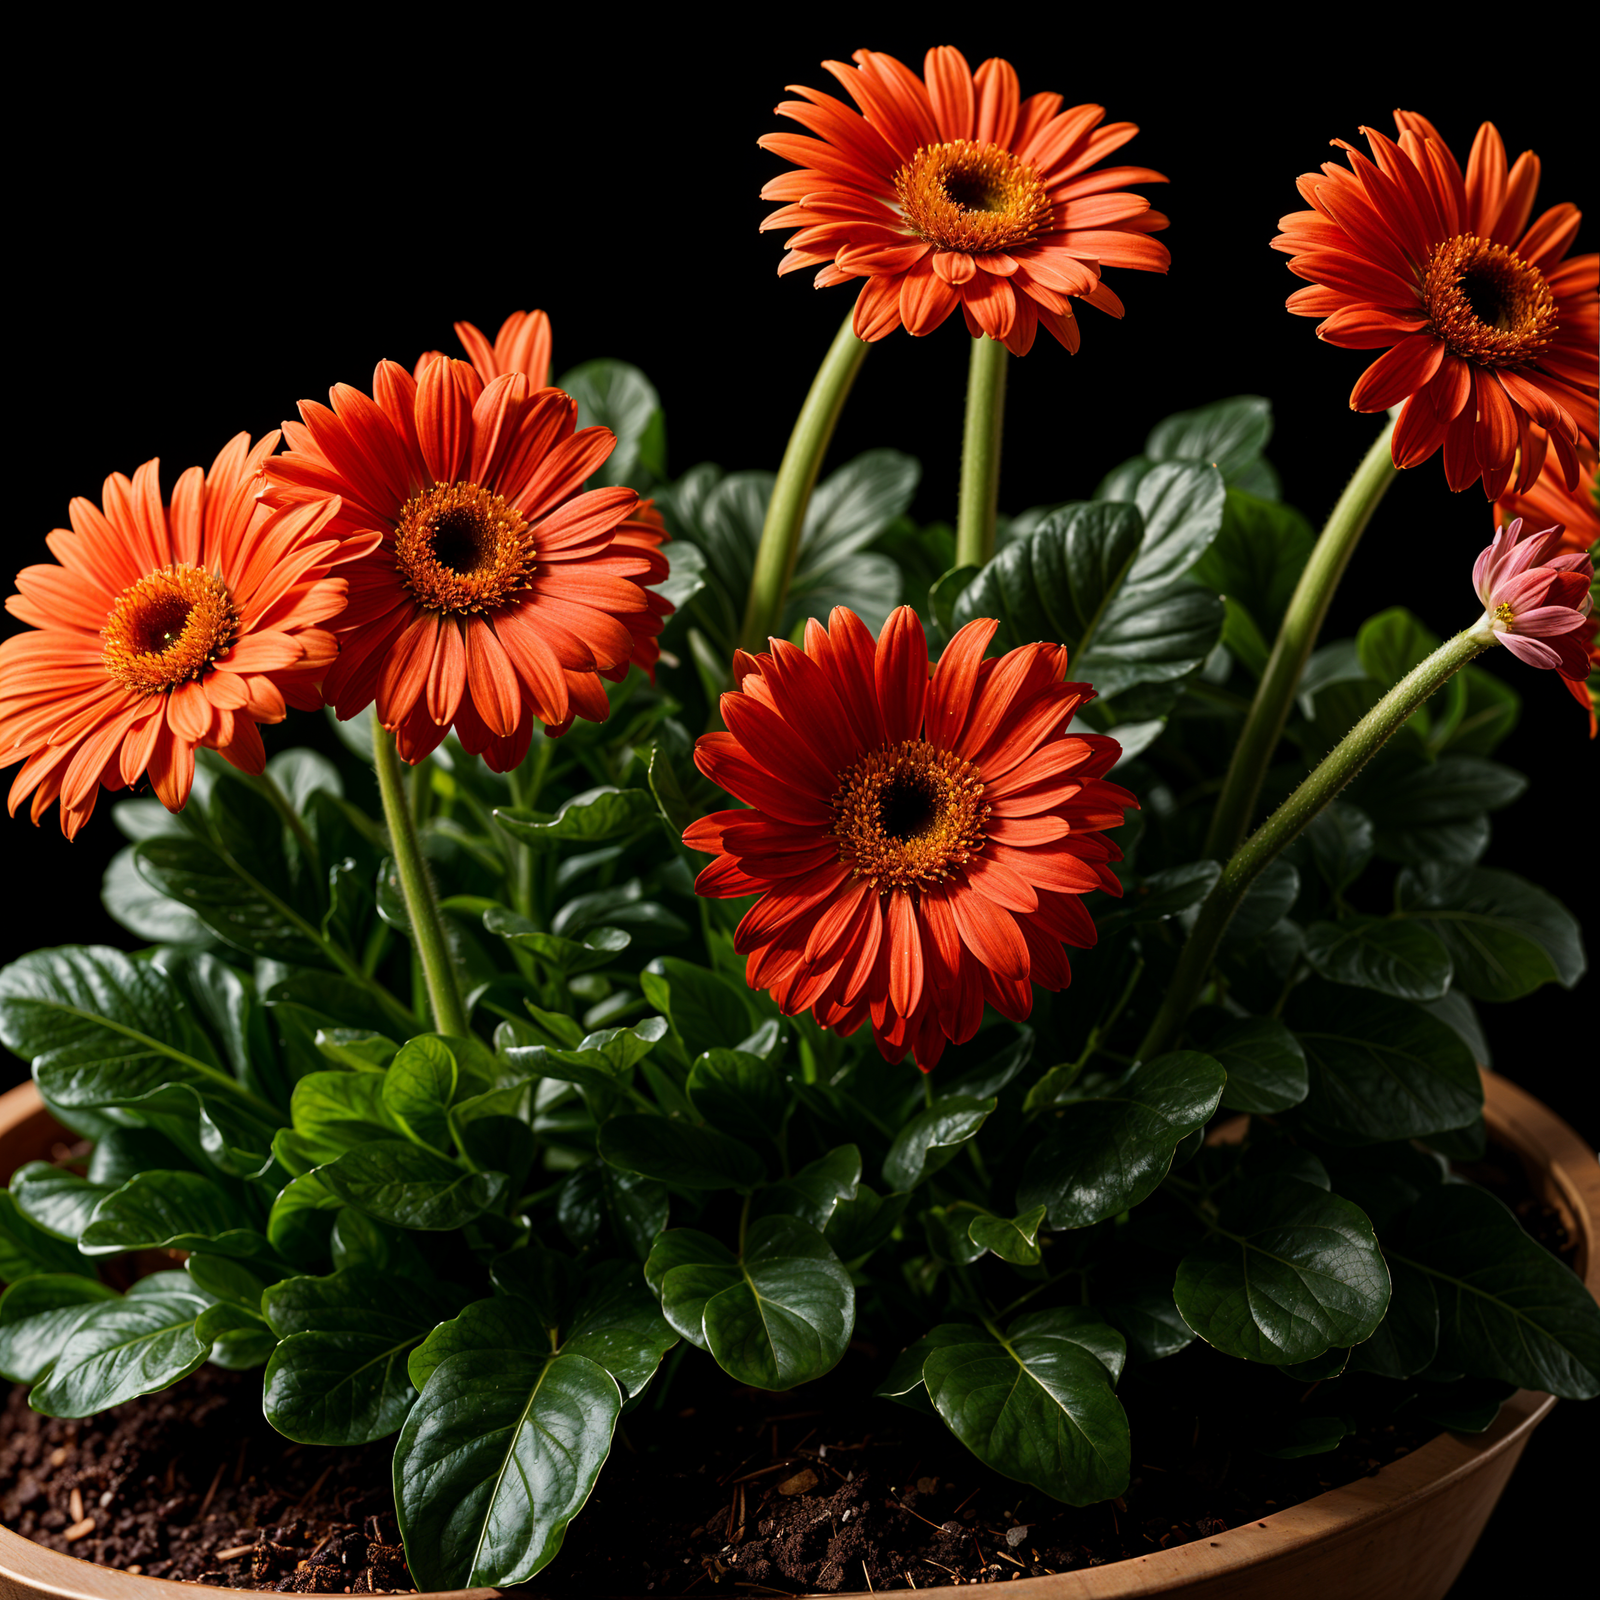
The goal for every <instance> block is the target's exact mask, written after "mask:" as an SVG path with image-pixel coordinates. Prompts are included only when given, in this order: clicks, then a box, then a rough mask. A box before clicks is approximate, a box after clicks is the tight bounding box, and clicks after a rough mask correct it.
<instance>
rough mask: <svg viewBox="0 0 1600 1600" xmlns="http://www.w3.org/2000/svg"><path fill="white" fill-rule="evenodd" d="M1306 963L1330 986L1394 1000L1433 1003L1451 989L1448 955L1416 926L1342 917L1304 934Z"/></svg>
mask: <svg viewBox="0 0 1600 1600" xmlns="http://www.w3.org/2000/svg"><path fill="white" fill-rule="evenodd" d="M1306 960H1307V961H1309V962H1310V963H1311V965H1312V967H1313V969H1314V970H1315V971H1317V972H1320V973H1321V974H1322V976H1323V977H1324V978H1327V979H1328V980H1329V981H1330V982H1332V983H1345V984H1350V985H1353V986H1354V987H1356V988H1361V989H1376V990H1377V991H1378V993H1379V994H1390V995H1393V996H1394V997H1395V998H1396V999H1398V1000H1438V999H1440V998H1441V997H1442V996H1443V995H1444V994H1445V992H1446V991H1447V990H1448V989H1449V987H1450V978H1451V974H1452V973H1453V971H1454V968H1453V966H1452V964H1451V961H1450V952H1449V951H1448V950H1446V949H1445V947H1444V945H1443V944H1442V943H1441V942H1440V941H1439V940H1438V938H1436V937H1435V935H1434V934H1433V933H1431V932H1430V931H1429V930H1428V929H1427V928H1425V927H1423V926H1422V924H1421V923H1419V922H1411V921H1405V920H1400V919H1396V918H1393V917H1346V918H1345V919H1344V920H1343V921H1342V922H1337V923H1335V922H1314V923H1312V925H1311V926H1310V927H1309V928H1307V929H1306Z"/></svg>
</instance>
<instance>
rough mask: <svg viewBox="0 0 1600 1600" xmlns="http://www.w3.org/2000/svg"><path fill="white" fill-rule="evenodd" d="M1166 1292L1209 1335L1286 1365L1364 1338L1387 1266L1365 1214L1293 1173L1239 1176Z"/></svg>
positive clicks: (1380, 1300) (1383, 1292)
mask: <svg viewBox="0 0 1600 1600" xmlns="http://www.w3.org/2000/svg"><path fill="white" fill-rule="evenodd" d="M1173 1299H1174V1300H1175V1301H1176V1303H1177V1307H1178V1310H1179V1312H1180V1313H1181V1314H1182V1316H1183V1320H1184V1321H1185V1322H1186V1323H1188V1325H1189V1326H1190V1327H1191V1328H1193V1329H1194V1331H1195V1332H1196V1333H1197V1334H1199V1335H1200V1337H1201V1338H1202V1339H1204V1340H1205V1341H1206V1342H1207V1343H1208V1344H1211V1345H1214V1346H1215V1347H1216V1348H1217V1349H1218V1350H1221V1351H1222V1352H1223V1353H1224V1354H1225V1355H1231V1356H1239V1357H1241V1358H1242V1359H1244V1360H1246V1361H1262V1362H1267V1363H1269V1364H1270V1365H1273V1366H1286V1365H1289V1364H1290V1363H1293V1362H1297V1361H1309V1360H1311V1359H1312V1358H1313V1357H1316V1356H1320V1355H1321V1354H1322V1353H1323V1351H1325V1350H1327V1349H1328V1348H1329V1347H1330V1346H1334V1345H1337V1346H1340V1347H1347V1346H1349V1345H1353V1344H1359V1343H1361V1341H1362V1340H1364V1339H1367V1338H1370V1337H1371V1335H1372V1332H1373V1330H1374V1329H1375V1328H1376V1327H1377V1326H1378V1323H1379V1321H1380V1320H1381V1319H1382V1317H1383V1314H1384V1311H1385V1310H1386V1309H1387V1307H1388V1304H1389V1272H1388V1269H1387V1267H1386V1266H1385V1265H1384V1260H1383V1253H1382V1252H1381V1251H1380V1250H1379V1248H1378V1241H1377V1239H1376V1238H1375V1237H1374V1235H1373V1232H1372V1225H1371V1223H1369V1222H1368V1221H1367V1218H1366V1216H1365V1215H1364V1214H1363V1213H1362V1212H1361V1211H1360V1210H1358V1209H1357V1208H1356V1207H1355V1206H1353V1205H1351V1203H1350V1202H1349V1201H1348V1200H1344V1199H1341V1198H1340V1197H1339V1196H1338V1195H1336V1194H1330V1193H1328V1192H1327V1191H1326V1190H1325V1189H1319V1188H1317V1187H1316V1186H1315V1185H1314V1184H1309V1183H1303V1182H1301V1181H1300V1180H1299V1179H1297V1178H1280V1177H1268V1178H1260V1179H1255V1180H1253V1181H1250V1182H1247V1183H1245V1184H1243V1185H1241V1186H1240V1187H1239V1188H1238V1189H1237V1190H1235V1191H1234V1193H1233V1195H1232V1196H1230V1198H1229V1201H1228V1203H1227V1204H1226V1205H1225V1206H1224V1208H1223V1211H1222V1215H1221V1218H1220V1220H1219V1222H1218V1223H1217V1225H1216V1229H1215V1231H1214V1232H1213V1234H1212V1235H1211V1237H1210V1238H1209V1239H1207V1240H1206V1241H1205V1242H1204V1243H1203V1244H1201V1245H1199V1246H1198V1247H1197V1248H1196V1249H1194V1250H1191V1251H1190V1252H1189V1254H1188V1255H1186V1256H1185V1257H1184V1259H1183V1261H1182V1263H1181V1264H1180V1265H1179V1267H1178V1276H1177V1281H1176V1283H1175V1284H1174V1286H1173Z"/></svg>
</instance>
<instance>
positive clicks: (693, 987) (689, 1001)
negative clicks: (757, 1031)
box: [645, 956, 759, 1061]
mask: <svg viewBox="0 0 1600 1600" xmlns="http://www.w3.org/2000/svg"><path fill="white" fill-rule="evenodd" d="M645 976H646V979H647V980H648V979H649V978H651V977H655V978H659V979H661V980H662V981H663V985H664V987H661V988H658V987H657V986H656V985H654V984H651V983H649V982H648V981H647V982H646V984H645V994H646V995H647V996H648V997H649V999H650V1002H651V1004H652V1005H657V1006H659V1007H660V1008H661V1009H662V1010H663V1011H665V1012H666V1014H667V1016H668V1017H669V1018H670V1019H671V1021H672V1031H673V1032H674V1033H675V1034H677V1036H678V1038H679V1039H680V1040H681V1041H682V1043H683V1049H684V1054H685V1055H686V1056H687V1057H688V1059H689V1060H690V1061H693V1060H694V1059H695V1058H696V1057H697V1056H700V1055H703V1054H704V1053H705V1052H706V1051H707V1050H715V1049H718V1048H720V1047H724V1046H726V1045H728V1044H731V1043H736V1042H737V1041H738V1040H740V1039H743V1038H744V1037H745V1035H746V1034H748V1033H749V1032H750V1030H751V1029H752V1028H753V1027H754V1026H755V1025H756V1023H757V1021H758V1020H759V1018H757V1017H756V1016H755V1015H754V1014H753V1012H752V1011H751V1009H750V1003H749V1001H748V1000H747V999H746V998H745V990H744V987H743V985H735V984H732V983H730V982H729V981H728V980H727V979H726V978H723V977H721V976H720V975H719V974H717V973H715V972H710V971H707V969H706V968H704V967H697V966H695V965H694V963H693V962H689V961H680V960H679V959H678V958H677V957H676V956H657V957H656V958H655V960H653V961H652V962H651V963H650V965H649V966H648V967H646V968H645Z"/></svg>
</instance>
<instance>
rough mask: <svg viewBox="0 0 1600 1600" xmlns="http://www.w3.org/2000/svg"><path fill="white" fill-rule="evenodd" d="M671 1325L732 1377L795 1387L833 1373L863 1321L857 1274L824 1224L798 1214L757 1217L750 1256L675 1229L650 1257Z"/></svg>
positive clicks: (650, 1272) (748, 1241) (761, 1385)
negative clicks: (853, 1278) (831, 1243)
mask: <svg viewBox="0 0 1600 1600" xmlns="http://www.w3.org/2000/svg"><path fill="white" fill-rule="evenodd" d="M645 1279H646V1281H647V1282H648V1283H649V1284H650V1285H651V1287H652V1288H654V1289H655V1290H656V1291H657V1293H658V1294H659V1295H660V1297H661V1309H662V1313H663V1314H664V1315H665V1317H666V1319H667V1321H668V1322H669V1323H671V1324H672V1326H673V1328H674V1329H675V1330H676V1331H677V1332H678V1333H679V1334H680V1335H681V1336H682V1337H683V1338H685V1339H688V1340H689V1341H690V1343H692V1344H696V1345H698V1346H700V1348H701V1349H703V1350H709V1351H710V1352H711V1354H712V1355H713V1356H714V1357H715V1358H716V1361H717V1364H718V1365H719V1366H720V1367H721V1368H722V1369H723V1371H725V1372H727V1373H728V1374H729V1375H730V1376H731V1377H734V1378H736V1379H737V1380H738V1381H739V1382H741V1383H748V1384H750V1385H752V1386H753V1387H755V1388H758V1389H789V1388H792V1387H793V1386H794V1385H795V1384H797V1383H806V1382H809V1381H810V1380H811V1379H813V1378H820V1377H821V1376H822V1375H823V1374H824V1373H825V1372H828V1371H831V1370H832V1368H833V1367H834V1366H835V1365H836V1364H837V1363H838V1361H839V1358H840V1357H841V1356H842V1355H843V1354H844V1351H845V1347H846V1346H847V1345H848V1344H849V1342H850V1334H851V1330H852V1329H853V1328H854V1326H855V1290H854V1288H853V1287H852V1286H851V1283H850V1278H849V1274H848V1273H846V1272H845V1270H844V1268H843V1267H842V1266H841V1265H840V1264H839V1260H838V1257H837V1256H835V1255H834V1253H833V1251H832V1250H831V1249H830V1248H829V1247H828V1243H827V1241H826V1240H825V1239H824V1238H823V1237H822V1235H821V1234H820V1233H818V1232H817V1230H816V1229H815V1228H810V1227H807V1226H806V1224H805V1223H803V1222H801V1221H799V1220H798V1219H797V1218H795V1217H786V1216H768V1217H762V1218H760V1219H759V1220H757V1221H756V1222H754V1223H752V1224H751V1226H750V1229H749V1231H748V1233H747V1234H746V1236H745V1247H744V1253H743V1255H742V1256H735V1255H734V1254H733V1252H732V1251H730V1250H728V1249H727V1248H726V1247H725V1246H724V1245H721V1244H719V1243H718V1242H717V1241H716V1240H715V1239H712V1238H711V1237H710V1236H709V1235H707V1234H703V1233H699V1232H696V1231H695V1230H694V1229H690V1228H675V1229H671V1230H669V1231H668V1232H666V1233H664V1234H662V1235H661V1237H660V1239H659V1240H657V1242H656V1247H655V1249H654V1250H652V1251H651V1252H650V1259H649V1261H647V1262H646V1263H645Z"/></svg>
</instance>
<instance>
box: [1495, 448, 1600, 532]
mask: <svg viewBox="0 0 1600 1600" xmlns="http://www.w3.org/2000/svg"><path fill="white" fill-rule="evenodd" d="M1595 460H1596V457H1595V452H1594V450H1593V449H1592V448H1591V447H1590V446H1588V445H1584V446H1583V447H1582V448H1580V449H1579V451H1578V482H1577V486H1576V487H1575V488H1572V489H1569V488H1568V487H1567V486H1566V484H1565V483H1563V482H1562V481H1561V469H1560V467H1559V465H1558V464H1557V463H1556V462H1554V461H1552V460H1551V459H1550V458H1549V457H1546V458H1545V463H1544V470H1543V471H1542V472H1540V474H1539V478H1538V481H1537V482H1536V483H1535V484H1534V485H1533V486H1532V487H1531V488H1530V489H1529V490H1528V491H1527V492H1526V493H1524V494H1518V493H1517V492H1516V491H1515V490H1513V491H1511V492H1510V493H1507V494H1503V495H1501V497H1500V499H1499V501H1498V503H1497V504H1496V506H1495V508H1494V518H1495V521H1496V522H1497V523H1500V524H1504V523H1507V522H1511V521H1512V520H1514V519H1515V518H1517V517H1521V518H1522V519H1523V520H1524V521H1525V522H1527V523H1528V524H1529V525H1530V526H1532V527H1535V528H1548V527H1549V526H1551V524H1553V523H1559V524H1560V525H1561V528H1562V535H1561V548H1562V549H1563V550H1590V549H1593V547H1594V546H1595V545H1596V544H1597V543H1600V482H1597V481H1596V478H1595Z"/></svg>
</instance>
